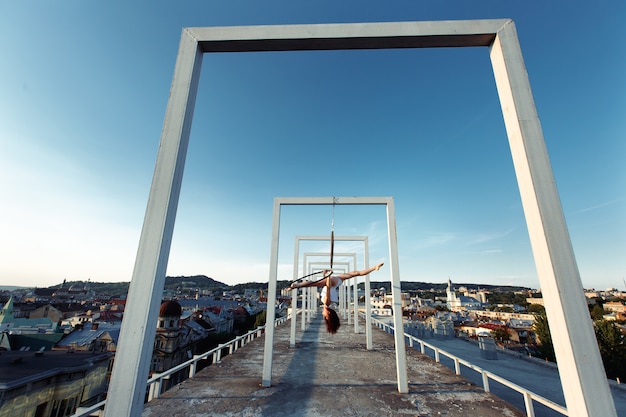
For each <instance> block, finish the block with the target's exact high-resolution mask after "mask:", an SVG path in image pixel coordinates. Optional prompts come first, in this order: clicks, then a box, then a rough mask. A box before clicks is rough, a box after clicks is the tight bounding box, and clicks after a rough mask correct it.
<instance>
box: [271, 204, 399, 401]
mask: <svg viewBox="0 0 626 417" xmlns="http://www.w3.org/2000/svg"><path fill="white" fill-rule="evenodd" d="M289 205H296V206H310V205H384V206H385V207H386V209H387V236H388V241H389V268H390V271H391V297H392V308H393V312H394V314H393V323H394V326H395V328H396V329H404V326H403V323H402V290H401V288H400V272H399V271H400V268H399V265H398V237H397V234H396V210H395V204H394V200H393V198H392V197H276V198H274V210H273V216H272V249H271V255H270V276H269V284H268V289H267V316H266V323H273V322H274V320H275V317H276V309H275V308H272V306H275V304H276V280H277V274H278V244H279V236H280V210H281V207H282V206H289ZM302 240H330V239H329V237H327V236H297V237H296V245H295V248H294V263H293V265H294V270H295V274H296V275H297V269H298V265H299V255H300V241H302ZM334 240H335V241H342V240H363V242H364V246H365V247H366V248H367V242H368V240H367V237H362V236H338V237H337V236H335V238H334ZM368 258H369V252H368V251H367V250H365V253H364V259H365V262H366V263H367V262H368ZM296 278H297V277H296ZM366 279H367V276H366ZM366 287H367V284H366ZM292 311H293V310H292ZM292 317H294V315H293V314H292ZM292 332H293V324H292ZM292 334H293V333H292ZM394 341H395V348H396V349H395V350H396V374H397V380H398V392H400V393H407V392H409V383H408V380H407V370H406V350H405V343H404V331H396V332H394ZM273 352H274V326H267V327H266V329H265V348H264V352H263V376H262V380H261V386H264V387H271V386H272V361H273V358H272V356H273Z"/></svg>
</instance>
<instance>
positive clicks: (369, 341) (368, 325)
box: [289, 236, 373, 350]
mask: <svg viewBox="0 0 626 417" xmlns="http://www.w3.org/2000/svg"><path fill="white" fill-rule="evenodd" d="M334 240H335V241H337V242H341V241H349V242H351V241H355V242H363V259H364V261H363V262H364V269H367V268H368V266H369V264H368V262H369V240H368V238H367V236H335V237H334ZM300 241H328V242H330V236H296V239H295V244H294V255H293V262H294V272H293V276H294V278H293V279H296V278H297V277H298V267H299V265H300ZM328 259H329V260H330V252H329V254H328ZM329 263H330V262H329ZM355 264H356V262H355ZM343 288H344V287H340V291H341V290H343ZM365 291H366V293H369V292H370V279H369V275H366V276H365ZM356 293H357V291H356V290H355V294H356ZM295 294H296V290H294V291H293V293H292V299H294V298H293V297H295ZM339 300H340V303H343V305H342V306H341V307H342V308H340V310H343V311H347V310H348V307H347V303H345V302H344V298H343V297H341V298H340V299H339ZM371 313H372V309H371V304H370V303H366V304H365V340H366V346H367V350H372V349H373V346H372V345H373V337H372V317H371ZM354 316H355V318H356V326H357V327H356V329H355V332H358V311H356V312H355V313H354ZM292 317H295V316H293V315H292ZM348 317H350V316H348ZM344 318H345V317H344ZM295 344H296V323H294V322H293V321H292V323H291V335H290V343H289V346H291V347H294V346H295Z"/></svg>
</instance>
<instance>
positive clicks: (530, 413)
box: [524, 391, 535, 417]
mask: <svg viewBox="0 0 626 417" xmlns="http://www.w3.org/2000/svg"><path fill="white" fill-rule="evenodd" d="M524 405H525V406H526V416H527V417H535V408H534V407H533V397H532V395H531V394H530V393H529V392H528V391H525V392H524Z"/></svg>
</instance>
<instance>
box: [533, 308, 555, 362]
mask: <svg viewBox="0 0 626 417" xmlns="http://www.w3.org/2000/svg"><path fill="white" fill-rule="evenodd" d="M533 330H534V332H535V335H537V338H538V339H539V346H537V348H538V349H539V352H541V354H542V355H543V357H544V358H546V359H548V360H549V361H552V362H556V356H555V354H554V346H553V345H552V335H551V334H550V327H549V326H548V317H547V316H546V314H545V311H544V312H543V313H539V314H535V323H534V324H533Z"/></svg>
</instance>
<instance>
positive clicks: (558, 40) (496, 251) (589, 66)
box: [0, 1, 626, 289]
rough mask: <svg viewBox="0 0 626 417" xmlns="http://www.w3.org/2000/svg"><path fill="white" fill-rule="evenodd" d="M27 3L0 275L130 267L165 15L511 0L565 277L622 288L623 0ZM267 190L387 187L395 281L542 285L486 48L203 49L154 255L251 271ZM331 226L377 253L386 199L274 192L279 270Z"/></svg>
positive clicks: (342, 13) (2, 32)
mask: <svg viewBox="0 0 626 417" xmlns="http://www.w3.org/2000/svg"><path fill="white" fill-rule="evenodd" d="M32 4H37V7H32ZM32 4H31V3H29V2H24V3H19V4H18V3H15V4H7V5H4V6H2V9H3V13H0V38H2V39H4V41H3V43H2V48H3V51H4V65H0V91H3V94H2V95H0V114H1V116H0V118H1V119H0V172H1V173H2V177H3V181H2V182H0V192H1V194H2V195H3V201H2V205H1V207H0V219H1V220H0V222H1V223H0V227H1V228H2V230H3V231H4V233H3V235H4V236H3V237H4V238H3V239H2V240H1V242H2V244H1V246H0V253H2V262H1V263H0V265H1V266H0V281H1V282H2V284H6V285H21V283H24V284H25V285H24V286H39V287H44V286H48V285H54V284H57V283H59V282H62V281H63V279H67V280H68V281H75V280H82V281H86V280H88V279H90V280H91V281H94V282H121V281H130V278H131V276H132V268H133V263H134V260H135V254H136V251H137V244H138V241H139V233H140V231H141V227H142V222H143V215H144V212H145V206H146V202H147V196H148V191H149V186H150V182H151V180H152V173H153V170H154V161H155V157H156V152H157V150H158V144H159V139H160V129H161V128H162V125H163V117H164V114H165V106H166V104H167V99H168V95H169V88H170V84H171V78H172V74H173V68H174V63H175V58H176V53H177V51H178V42H179V40H180V31H181V30H182V28H183V27H188V26H224V25H234V26H237V25H256V24H291V23H334V22H342V23H343V22H346V23H348V22H370V21H401V20H402V21H408V20H460V19H478V18H480V19H488V18H511V19H513V20H514V21H515V23H516V27H517V32H518V35H519V37H520V43H521V47H522V52H523V53H524V59H525V64H526V67H527V70H528V73H529V78H530V82H531V87H532V89H533V94H534V97H535V101H536V104H537V109H538V113H539V118H540V120H541V122H542V127H543V130H544V136H545V139H546V145H547V147H548V152H549V155H550V158H551V162H552V167H553V170H554V173H555V178H556V183H557V187H558V189H559V192H560V196H561V201H562V204H563V209H564V213H565V217H566V220H567V222H568V228H569V231H570V235H571V238H572V244H573V247H574V252H575V254H576V257H577V261H578V266H579V269H580V272H581V278H582V282H583V286H585V287H587V288H591V287H592V288H596V289H604V288H608V287H615V288H619V289H624V281H623V280H624V277H625V275H626V261H625V260H624V259H623V258H624V256H623V253H625V252H626V236H625V234H624V231H625V227H624V226H625V222H624V216H623V213H624V212H625V210H624V209H625V207H624V206H625V205H626V198H625V197H624V188H625V187H624V184H625V181H624V180H625V179H626V170H625V168H624V163H623V162H624V155H625V154H626V153H625V152H624V151H625V149H624V146H625V145H624V140H623V139H624V138H623V136H624V132H626V121H624V120H623V117H621V115H622V114H623V110H624V109H625V108H626V106H625V104H626V102H625V97H626V94H624V93H625V92H624V88H625V87H624V85H625V83H624V76H623V74H624V73H625V71H624V70H626V59H625V58H624V57H623V56H622V55H620V54H616V53H615V51H618V50H619V48H620V46H621V44H622V41H623V40H624V35H623V33H621V32H620V30H619V27H620V26H619V24H618V23H619V16H620V15H623V13H619V12H620V11H622V12H623V11H624V8H625V6H624V5H621V4H619V5H610V6H609V5H604V4H600V5H593V7H590V6H589V5H588V3H583V2H574V3H572V4H571V5H570V7H568V8H567V9H563V8H560V7H559V6H557V5H545V4H542V3H541V2H531V3H530V4H529V3H525V4H524V5H519V6H517V5H502V4H500V3H498V2H485V3H483V4H481V5H473V7H470V6H468V5H465V4H464V3H463V2H461V1H453V2H451V3H449V4H447V5H440V4H434V3H433V4H430V3H425V4H422V5H420V6H418V5H414V4H413V3H412V2H408V1H407V2H399V3H398V4H397V5H396V6H395V7H385V6H384V5H381V4H377V3H375V2H365V3H363V2H358V3H357V2H351V3H349V4H352V5H353V6H355V7H354V8H353V9H350V10H349V9H346V8H345V7H344V6H340V5H335V4H334V3H332V2H325V3H322V4H320V3H319V2H310V3H303V4H302V5H300V8H293V7H289V6H288V3H287V2H283V1H274V2H270V6H268V7H266V8H260V7H259V6H257V5H255V4H254V3H253V2H249V1H241V2H238V4H239V5H240V6H241V7H235V6H233V5H232V4H231V5H212V4H205V3H204V2H190V3H188V4H186V7H176V6H174V5H171V4H169V3H167V2H155V3H154V4H152V5H151V7H150V8H145V7H142V6H140V5H127V4H125V3H122V2H113V3H108V4H107V5H106V6H105V5H96V4H89V5H87V4H82V3H78V2H76V3H73V2H69V3H66V4H55V5H50V4H44V3H42V4H39V3H38V2H33V3H32ZM363 5H366V7H363ZM451 5H453V6H454V7H453V6H451ZM357 6H361V7H357ZM261 9H263V10H261ZM594 16H595V17H596V18H594ZM611 22H614V23H611ZM16 34H19V36H16ZM43 40H45V45H44V46H42V47H38V48H37V53H32V51H33V45H39V44H41V42H42V41H43ZM283 196H287V197H292V196H307V197H308V196H314V197H330V196H338V197H343V196H390V197H393V198H394V200H395V205H396V217H397V231H398V249H399V255H400V260H399V269H400V279H401V280H402V281H423V282H445V281H447V280H448V278H450V279H452V281H453V282H464V283H472V282H475V283H483V284H491V285H519V286H525V287H531V288H538V287H539V283H538V280H537V276H536V272H535V266H534V262H533V259H532V254H531V250H530V243H529V240H528V235H527V231H526V226H525V220H524V216H523V212H522V207H521V202H520V198H519V192H518V190H517V183H516V180H515V174H514V171H513V166H512V162H511V156H510V151H509V149H508V144H507V138H506V133H505V131H504V124H503V121H502V115H501V111H500V105H499V102H498V97H497V93H496V90H495V83H494V80H493V75H492V71H491V65H490V62H489V57H488V51H487V49H486V48H464V49H433V50H385V51H316V52H280V53H246V54H213V55H211V56H210V57H205V58H204V63H203V69H202V77H201V81H200V89H199V93H198V99H197V102H196V110H195V117H194V121H193V127H192V133H191V139H190V146H189V151H188V154H187V163H186V167H185V175H184V178H183V185H182V192H181V198H180V203H179V206H178V215H177V220H176V226H175V229H174V237H173V241H172V249H171V255H170V261H169V265H168V269H167V275H169V276H178V275H206V276H209V277H212V278H214V279H216V280H218V281H221V282H224V283H227V284H229V285H234V284H237V283H244V282H262V281H267V279H268V272H269V256H270V238H271V226H272V225H271V222H272V204H273V198H274V197H283ZM333 227H334V233H335V235H337V236H367V237H368V242H369V253H370V259H369V264H370V265H372V264H374V263H376V262H379V261H388V257H389V255H388V253H387V231H386V218H385V211H384V209H383V208H381V207H373V206H337V207H334V208H332V207H330V206H320V207H306V206H297V207H288V208H284V209H283V211H282V216H281V235H280V239H281V240H280V254H279V264H280V265H279V276H278V279H279V280H282V279H291V278H292V277H293V272H292V263H293V253H292V252H293V243H294V238H295V237H296V236H302V235H318V236H327V235H330V231H331V228H333ZM329 249H330V247H329V242H313V243H310V244H306V245H303V246H302V247H301V251H302V252H319V253H324V252H328V251H329ZM334 250H335V252H346V253H351V252H354V253H357V254H358V262H357V265H356V267H357V268H360V267H362V265H363V263H364V261H363V253H362V251H363V248H362V244H360V243H359V242H336V243H335V247H334ZM336 261H340V259H336ZM372 279H373V280H376V281H382V280H385V279H387V280H388V279H389V269H388V268H383V269H382V270H381V271H378V272H377V273H376V276H372Z"/></svg>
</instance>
